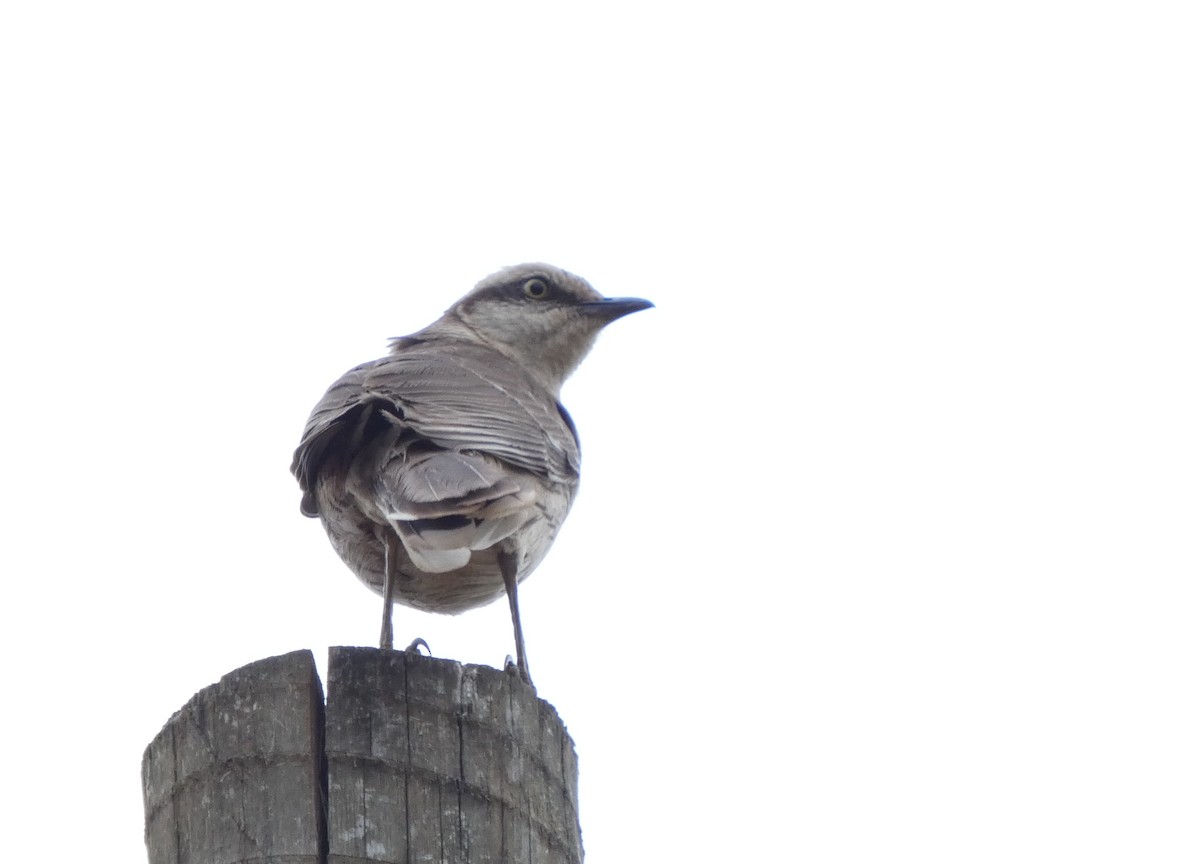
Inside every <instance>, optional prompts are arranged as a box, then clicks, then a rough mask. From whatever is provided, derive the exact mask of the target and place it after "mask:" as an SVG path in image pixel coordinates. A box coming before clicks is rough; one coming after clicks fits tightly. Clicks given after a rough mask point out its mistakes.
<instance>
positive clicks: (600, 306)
mask: <svg viewBox="0 0 1200 864" xmlns="http://www.w3.org/2000/svg"><path fill="white" fill-rule="evenodd" d="M653 308H654V304H653V303H651V302H650V301H649V300H643V299H642V298H641V297H605V298H604V299H603V300H589V301H587V302H586V303H580V304H579V309H580V310H581V311H582V312H585V313H586V314H588V315H594V316H596V317H597V318H599V319H601V320H602V321H603V322H604V323H605V324H609V323H611V322H613V321H616V320H617V319H618V318H623V317H624V316H626V315H630V314H632V313H634V312H641V311H642V310H643V309H653Z"/></svg>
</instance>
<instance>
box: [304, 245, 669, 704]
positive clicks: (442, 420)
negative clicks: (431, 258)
mask: <svg viewBox="0 0 1200 864" xmlns="http://www.w3.org/2000/svg"><path fill="white" fill-rule="evenodd" d="M652 305H653V304H652V303H650V302H649V301H647V300H641V299H638V298H632V297H617V298H605V297H603V296H601V295H600V294H599V293H598V292H597V291H596V290H595V289H594V288H592V286H591V285H589V284H588V283H587V282H585V281H584V280H583V279H580V278H579V277H578V276H574V275H572V274H570V273H567V272H566V271H565V270H560V269H558V268H557V267H551V266H549V265H546V264H521V265H518V266H516V267H509V268H507V269H504V270H501V271H500V272H498V273H495V274H493V275H491V276H488V277H487V278H486V279H484V280H483V281H482V282H480V283H479V284H478V285H476V286H475V288H474V290H472V291H471V292H470V293H469V294H467V295H466V296H465V297H463V298H462V299H461V300H459V301H458V302H457V303H455V304H454V305H453V306H451V307H450V308H449V309H448V310H447V311H446V313H445V314H444V315H443V316H442V317H441V318H439V319H438V320H437V321H435V322H433V323H432V324H430V325H429V326H428V327H426V328H425V329H424V330H420V331H418V332H416V333H413V334H412V335H411V336H404V337H401V338H398V339H393V340H392V341H391V352H390V353H389V354H388V355H387V356H386V357H383V358H381V359H379V360H373V361H371V362H370V363H364V364H362V365H361V366H356V367H355V368H353V369H351V370H350V371H349V372H347V373H346V374H345V375H343V376H342V377H341V378H339V379H338V380H337V381H336V382H335V383H334V384H333V386H332V387H330V388H329V390H328V391H327V392H326V393H325V395H324V397H322V399H321V401H320V402H318V403H317V406H316V408H314V409H313V412H312V415H311V416H310V417H309V418H308V424H307V425H306V426H305V428H304V436H303V438H302V439H301V441H300V446H299V447H298V448H297V449H296V453H295V456H294V458H293V460H292V473H293V474H295V475H296V479H297V480H299V481H300V488H301V489H302V490H303V498H302V500H301V503H300V511H301V512H302V513H303V514H304V515H305V516H313V517H319V518H320V520H321V523H322V524H323V525H324V526H325V530H326V532H327V533H328V534H329V539H330V540H331V541H332V543H333V547H334V549H336V550H337V553H338V555H340V556H341V558H342V560H343V561H344V562H345V563H346V565H347V566H348V567H349V568H350V569H351V570H352V571H354V573H355V574H356V575H357V576H358V578H359V579H361V580H362V581H363V582H364V583H365V584H366V585H367V586H368V587H369V588H371V589H373V590H375V591H377V592H378V593H380V594H382V595H383V598H384V609H383V626H382V628H381V634H380V647H381V648H391V647H392V620H391V616H392V604H393V602H395V603H403V604H404V605H406V606H412V607H414V608H416V609H423V610H426V611H429V612H444V613H457V612H462V611H464V610H466V609H471V608H474V607H476V606H481V605H483V604H485V603H489V602H491V601H492V600H495V599H497V598H499V597H500V595H502V594H507V595H508V602H509V609H510V611H511V613H512V621H513V634H514V636H515V639H516V648H517V666H518V669H519V671H520V674H521V677H522V678H523V679H524V680H525V681H529V680H530V679H529V664H528V661H527V659H526V656H525V639H524V636H523V635H522V633H521V617H520V613H519V611H518V607H517V584H518V583H519V582H521V581H522V580H523V579H525V577H527V576H528V575H529V574H530V573H531V572H532V571H533V569H534V568H535V567H536V566H537V565H538V563H539V562H540V561H541V560H542V558H543V557H544V556H545V554H546V552H547V551H548V550H549V549H550V545H551V543H553V542H554V537H555V535H556V534H557V533H558V529H559V526H561V525H562V521H563V519H565V518H566V515H567V511H568V510H570V509H571V502H572V501H573V500H574V498H575V491H576V488H577V486H578V483H579V439H578V437H577V435H576V433H575V426H574V424H573V423H572V421H571V417H570V415H569V414H567V411H566V409H565V408H563V406H562V405H561V404H560V402H559V401H558V398H559V391H560V389H561V388H562V385H563V382H564V381H566V379H567V377H568V376H569V375H570V374H571V372H573V371H574V370H575V368H576V367H577V366H578V365H579V363H580V361H582V360H583V358H584V356H585V355H586V354H587V352H588V351H589V350H590V349H591V347H592V343H593V342H594V341H595V339H596V335H597V334H598V333H599V332H600V330H601V329H603V328H604V327H605V325H607V324H610V323H611V322H613V321H615V320H616V319H618V318H620V317H622V316H624V315H628V314H630V313H631V312H638V311H640V310H642V309H648V308H650V307H651V306H652Z"/></svg>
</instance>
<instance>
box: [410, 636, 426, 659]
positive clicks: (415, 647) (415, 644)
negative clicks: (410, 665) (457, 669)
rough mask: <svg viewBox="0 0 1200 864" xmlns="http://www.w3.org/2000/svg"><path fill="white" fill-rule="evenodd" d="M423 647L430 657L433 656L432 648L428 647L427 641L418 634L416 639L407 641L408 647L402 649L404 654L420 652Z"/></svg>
mask: <svg viewBox="0 0 1200 864" xmlns="http://www.w3.org/2000/svg"><path fill="white" fill-rule="evenodd" d="M422 648H424V649H425V651H426V652H427V653H428V654H429V656H430V657H432V656H433V649H432V648H430V647H429V643H428V642H426V641H425V640H424V639H422V638H421V637H420V636H418V637H417V638H416V639H414V640H413V641H411V642H409V643H408V647H407V648H405V649H404V653H405V654H420V653H421V649H422Z"/></svg>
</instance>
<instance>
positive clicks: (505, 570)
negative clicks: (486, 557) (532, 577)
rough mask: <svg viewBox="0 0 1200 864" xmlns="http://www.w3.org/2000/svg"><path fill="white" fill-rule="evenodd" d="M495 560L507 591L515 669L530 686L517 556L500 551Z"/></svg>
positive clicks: (531, 682)
mask: <svg viewBox="0 0 1200 864" xmlns="http://www.w3.org/2000/svg"><path fill="white" fill-rule="evenodd" d="M496 560H497V563H498V564H499V565H500V575H501V576H503V577H504V590H505V592H507V593H508V609H509V611H510V612H512V621H513V635H514V636H515V637H516V639H517V671H518V672H520V673H521V680H522V681H524V682H525V683H526V684H529V685H531V686H532V684H533V681H532V679H530V677H529V661H528V660H527V659H526V657H525V634H524V633H522V632H521V611H520V610H519V609H518V608H517V556H515V555H512V554H509V553H508V552H501V553H500V554H499V555H497V556H496Z"/></svg>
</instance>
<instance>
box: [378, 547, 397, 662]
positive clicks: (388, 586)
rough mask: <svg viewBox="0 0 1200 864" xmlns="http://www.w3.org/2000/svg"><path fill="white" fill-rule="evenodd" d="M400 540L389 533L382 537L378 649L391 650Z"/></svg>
mask: <svg viewBox="0 0 1200 864" xmlns="http://www.w3.org/2000/svg"><path fill="white" fill-rule="evenodd" d="M399 545H400V540H399V538H398V537H396V535H395V534H393V533H391V532H390V531H388V532H385V533H384V535H383V572H384V575H385V577H386V581H385V583H384V586H383V626H382V627H381V628H380V630H379V647H380V648H382V649H383V650H385V651H391V650H392V596H393V595H394V594H395V592H396V572H397V571H398V570H399V569H400V549H399Z"/></svg>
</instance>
